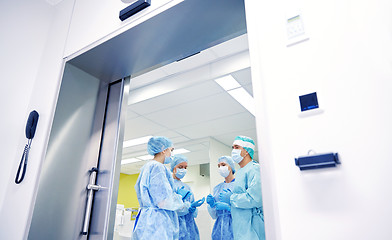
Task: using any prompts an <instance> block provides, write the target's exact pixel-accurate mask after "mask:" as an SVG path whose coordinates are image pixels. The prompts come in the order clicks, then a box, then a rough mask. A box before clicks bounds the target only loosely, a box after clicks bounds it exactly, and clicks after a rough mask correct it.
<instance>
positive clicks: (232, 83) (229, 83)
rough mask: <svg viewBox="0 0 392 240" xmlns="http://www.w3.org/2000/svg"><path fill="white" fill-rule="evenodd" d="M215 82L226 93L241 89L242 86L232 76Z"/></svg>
mask: <svg viewBox="0 0 392 240" xmlns="http://www.w3.org/2000/svg"><path fill="white" fill-rule="evenodd" d="M215 82H216V83H218V84H219V85H220V86H221V87H222V88H223V89H225V90H226V91H229V90H231V89H235V88H239V87H241V85H240V84H239V83H238V82H237V81H236V80H235V79H234V78H233V76H231V75H226V76H224V77H221V78H218V79H215Z"/></svg>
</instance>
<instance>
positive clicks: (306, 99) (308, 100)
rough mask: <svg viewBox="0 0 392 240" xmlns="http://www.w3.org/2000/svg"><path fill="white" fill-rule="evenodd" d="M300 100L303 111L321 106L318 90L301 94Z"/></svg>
mask: <svg viewBox="0 0 392 240" xmlns="http://www.w3.org/2000/svg"><path fill="white" fill-rule="evenodd" d="M299 102H300V104H301V111H302V112H303V111H307V110H311V109H315V108H318V107H319V104H318V100H317V93H316V92H314V93H309V94H306V95H302V96H299Z"/></svg>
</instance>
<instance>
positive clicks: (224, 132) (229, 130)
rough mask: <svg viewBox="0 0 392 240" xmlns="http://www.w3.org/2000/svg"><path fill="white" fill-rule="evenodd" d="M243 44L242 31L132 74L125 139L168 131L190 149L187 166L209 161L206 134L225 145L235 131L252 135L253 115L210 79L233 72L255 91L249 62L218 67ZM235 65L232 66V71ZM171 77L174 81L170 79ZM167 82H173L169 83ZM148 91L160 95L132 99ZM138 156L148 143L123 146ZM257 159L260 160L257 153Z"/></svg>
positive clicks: (133, 168)
mask: <svg viewBox="0 0 392 240" xmlns="http://www.w3.org/2000/svg"><path fill="white" fill-rule="evenodd" d="M247 49H248V44H247V35H246V34H245V35H243V36H240V37H237V38H235V39H232V40H229V41H227V42H225V43H222V44H220V45H217V46H214V47H212V48H210V49H206V50H205V51H202V52H201V53H199V54H197V55H195V56H192V57H189V58H187V59H184V60H182V61H180V62H174V63H172V64H169V65H166V66H163V67H161V68H158V69H155V70H153V71H150V72H148V73H146V74H143V75H140V76H137V77H134V78H131V90H130V102H131V103H132V102H134V103H133V104H130V105H128V109H127V119H126V124H125V135H124V141H126V140H129V139H134V138H139V137H143V136H147V135H153V136H166V137H168V138H170V139H171V140H172V141H173V143H174V147H175V148H177V149H178V148H186V149H188V150H190V151H191V152H190V153H185V154H184V155H185V156H186V157H187V158H188V160H189V165H196V164H202V163H209V162H210V160H209V154H208V147H209V139H210V138H214V139H216V140H218V141H220V142H221V143H223V144H225V145H227V146H228V147H230V146H231V144H232V142H233V140H234V137H235V136H237V135H246V136H249V137H251V138H253V139H256V127H255V121H254V116H253V115H252V114H250V113H249V112H248V111H247V110H246V109H245V108H244V107H243V106H242V105H240V104H239V103H238V102H237V101H236V100H235V99H234V98H232V97H231V96H230V95H229V94H228V93H227V92H226V91H225V90H223V88H221V87H220V86H219V85H218V84H217V83H216V82H215V81H214V79H215V78H216V74H219V75H226V74H231V75H232V76H233V77H234V78H235V79H236V80H237V81H238V82H239V83H240V84H241V85H242V86H243V87H244V88H245V89H246V90H247V91H248V92H249V93H250V94H251V95H253V93H252V82H251V75H250V68H249V61H247V62H248V63H247V64H248V67H246V65H244V66H245V67H244V66H239V67H238V65H241V64H233V65H235V66H234V67H231V68H228V67H227V66H228V65H230V64H224V65H223V66H224V67H223V68H222V67H219V66H221V65H222V63H228V62H227V61H228V59H229V58H232V59H233V58H237V57H236V56H244V54H243V53H244V52H246V53H247ZM247 56H248V55H247ZM225 61H226V62H225ZM230 69H231V70H230ZM233 69H234V70H236V71H234V72H232V70H233ZM238 69H240V70H238ZM173 79H177V80H176V81H178V82H174V83H176V84H172V83H173V81H174V80H173ZM170 85H173V86H174V85H175V87H168V86H170ZM157 86H158V87H157ZM165 88H168V89H165ZM152 91H154V93H152V94H151V95H150V96H155V95H158V96H155V97H152V98H149V99H147V100H141V99H142V98H138V99H139V100H132V97H133V96H135V95H137V93H143V96H144V97H145V96H147V97H146V98H148V97H149V96H148V94H149V93H150V92H152ZM157 92H158V94H156V93H157ZM133 94H134V95H133ZM134 99H135V98H134ZM227 154H228V155H229V154H230V152H228V153H227ZM142 155H147V151H146V144H143V145H138V146H134V147H128V148H124V149H123V159H127V158H132V157H137V156H142ZM255 159H258V157H257V152H256V154H255ZM144 163H145V161H142V162H136V163H131V164H126V165H122V167H121V172H122V173H126V174H134V173H137V172H139V169H140V167H141V166H143V165H144Z"/></svg>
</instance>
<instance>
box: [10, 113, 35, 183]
mask: <svg viewBox="0 0 392 240" xmlns="http://www.w3.org/2000/svg"><path fill="white" fill-rule="evenodd" d="M38 118H39V114H38V112H37V111H35V110H33V111H31V112H30V115H29V118H28V119H27V123H26V138H27V144H26V146H25V147H24V150H23V154H22V159H20V163H19V168H18V172H17V173H16V177H15V183H16V184H19V183H21V182H22V181H23V179H24V177H25V174H26V169H27V161H28V159H29V151H30V148H31V142H32V139H33V138H34V135H35V130H36V128H37V123H38ZM22 167H23V170H22V175H20V171H21V169H22Z"/></svg>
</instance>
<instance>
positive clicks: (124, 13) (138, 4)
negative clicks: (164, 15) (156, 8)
mask: <svg viewBox="0 0 392 240" xmlns="http://www.w3.org/2000/svg"><path fill="white" fill-rule="evenodd" d="M150 5H151V0H138V1H135V2H134V3H132V4H131V5H129V6H128V7H126V8H124V9H123V10H121V11H120V20H121V21H124V20H125V19H127V18H129V17H130V16H132V15H134V14H136V13H137V12H139V11H141V10H143V9H145V8H146V7H148V6H150Z"/></svg>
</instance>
